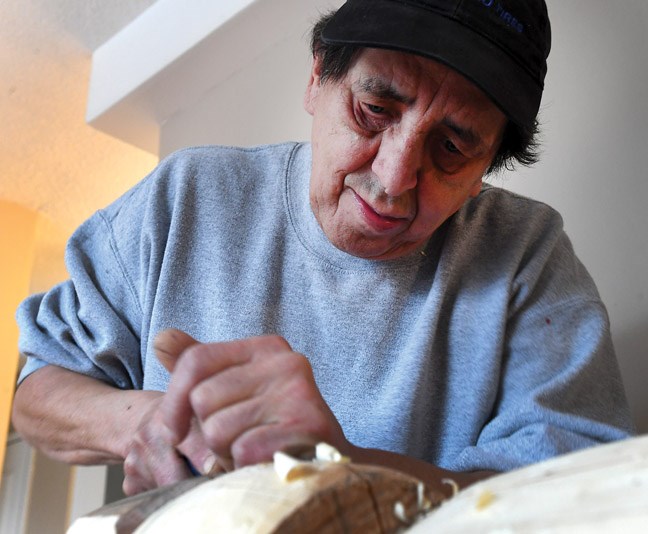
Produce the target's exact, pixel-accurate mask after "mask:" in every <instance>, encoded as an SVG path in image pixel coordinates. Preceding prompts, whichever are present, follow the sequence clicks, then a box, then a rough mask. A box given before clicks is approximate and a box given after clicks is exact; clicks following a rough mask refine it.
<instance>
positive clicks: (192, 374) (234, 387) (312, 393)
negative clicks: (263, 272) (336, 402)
mask: <svg viewBox="0 0 648 534" xmlns="http://www.w3.org/2000/svg"><path fill="white" fill-rule="evenodd" d="M155 345H156V351H157V353H158V355H160V354H161V353H162V352H165V351H166V352H171V353H172V354H173V352H178V348H179V347H180V348H182V351H181V355H180V357H179V359H178V360H177V362H175V366H174V368H173V373H172V376H171V382H170V384H169V388H168V391H167V393H166V394H165V395H164V398H163V399H162V401H161V403H160V407H159V411H160V417H161V421H162V422H163V423H164V425H165V426H166V436H167V440H168V443H169V444H170V445H175V446H178V447H180V446H181V444H182V443H185V441H186V439H187V436H191V434H192V430H191V421H192V420H194V421H196V422H197V427H198V428H199V429H200V431H201V434H202V436H203V437H204V440H205V442H206V444H207V447H209V449H210V450H211V451H213V452H214V453H215V455H216V456H217V457H218V458H230V459H231V461H232V462H233V465H234V466H235V467H242V466H245V465H250V464H254V463H258V462H262V461H268V460H270V459H271V458H272V454H273V453H274V452H275V451H277V450H283V449H288V448H292V447H300V446H303V445H309V444H315V443H317V442H319V441H326V442H328V443H330V444H331V445H333V446H335V447H337V448H338V449H339V450H341V451H342V452H345V451H347V450H348V449H349V447H351V445H350V444H349V443H348V442H347V440H346V438H345V437H344V433H343V431H342V428H341V427H340V425H339V423H338V421H337V420H336V419H335V416H334V415H333V413H332V412H331V410H330V409H329V407H328V406H327V404H326V402H325V401H324V399H323V398H322V396H321V394H320V392H319V390H318V388H317V386H316V384H315V379H314V377H313V372H312V369H311V366H310V363H309V362H308V360H307V359H306V358H305V357H304V356H303V355H301V354H297V353H295V352H294V351H293V350H292V349H291V348H290V346H289V345H288V343H287V342H286V341H285V340H284V339H282V338H280V337H277V336H264V337H256V338H251V339H246V340H241V341H232V342H227V343H205V344H203V343H198V342H196V341H194V340H193V339H192V338H190V337H189V336H187V334H184V333H183V332H180V331H178V330H166V331H164V332H162V333H160V334H159V336H158V338H157V339H156V343H155ZM169 346H172V347H175V348H173V349H171V350H168V349H167V348H166V347H169Z"/></svg>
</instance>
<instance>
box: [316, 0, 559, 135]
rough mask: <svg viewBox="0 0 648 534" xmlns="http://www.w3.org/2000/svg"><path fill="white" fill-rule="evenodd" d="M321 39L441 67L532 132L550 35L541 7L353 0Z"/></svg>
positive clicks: (494, 1)
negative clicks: (459, 76)
mask: <svg viewBox="0 0 648 534" xmlns="http://www.w3.org/2000/svg"><path fill="white" fill-rule="evenodd" d="M322 39H323V40H324V42H326V43H331V44H351V45H358V46H367V47H372V48H388V49H392V50H399V51H403V52H410V53H413V54H418V55H421V56H425V57H429V58H431V59H435V60H437V61H440V62H441V63H444V64H446V65H447V66H449V67H451V68H453V69H455V70H456V71H458V72H460V73H461V74H463V75H464V76H465V77H466V78H468V79H469V80H471V81H472V82H473V83H474V84H476V85H477V86H478V87H479V88H480V89H481V90H482V91H484V92H485V93H486V94H487V95H488V96H489V97H490V98H491V99H492V100H493V102H494V103H495V104H496V105H497V106H498V107H499V108H500V109H501V110H502V111H503V112H504V113H505V114H506V115H507V116H508V118H509V119H510V120H512V121H513V122H515V123H516V124H518V125H520V126H523V127H532V126H533V124H534V121H535V119H536V116H537V114H538V110H539V108H540V100H541V98H542V91H543V88H544V78H545V74H546V73H547V56H548V55H549V50H550V49H551V27H550V24H549V17H548V15H547V6H546V4H545V2H544V0H348V1H347V2H346V3H345V4H344V5H343V6H342V7H340V9H339V10H338V11H337V12H336V13H335V14H334V15H333V17H332V19H331V20H330V22H329V23H328V24H327V25H326V27H325V28H324V30H323V32H322Z"/></svg>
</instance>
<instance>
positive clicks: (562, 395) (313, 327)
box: [17, 143, 632, 470]
mask: <svg viewBox="0 0 648 534" xmlns="http://www.w3.org/2000/svg"><path fill="white" fill-rule="evenodd" d="M310 165H311V163H310V147H309V145H307V144H294V143H293V144H283V145H275V146H266V147H257V148H252V149H240V148H224V147H201V148H191V149H186V150H183V151H180V152H178V153H176V154H174V155H172V156H170V157H169V158H167V159H166V160H165V161H163V162H162V163H161V164H160V165H159V166H158V168H157V169H156V170H154V171H153V172H152V173H151V175H149V176H148V177H147V178H146V179H144V180H143V181H142V182H140V183H139V184H138V185H137V186H135V187H134V188H133V189H132V190H130V191H129V192H127V193H126V194H125V195H124V196H123V197H121V198H120V199H118V200H117V201H116V202H114V203H113V204H112V205H110V206H109V207H107V208H106V209H104V210H101V211H99V212H97V213H96V214H95V215H94V216H93V217H91V218H90V219H89V220H88V221H87V222H85V223H84V224H83V225H82V226H81V227H80V228H79V229H78V230H77V231H76V232H75V234H74V235H73V236H72V238H71V239H70V242H69V244H68V249H67V253H66V262H67V266H68V271H69V273H70V280H69V281H66V282H64V283H62V284H60V285H58V286H56V287H54V288H53V289H52V290H51V291H49V292H48V293H46V294H44V295H34V296H32V297H30V298H28V299H27V300H26V301H25V302H23V303H22V305H21V306H20V308H19V310H18V313H17V318H18V322H19V325H20V329H21V337H20V350H21V352H22V353H24V354H26V355H27V356H29V360H28V363H27V366H26V367H25V369H24V371H23V373H22V377H21V378H24V377H25V376H27V375H28V374H29V373H31V372H33V371H34V370H35V369H37V368H39V367H40V366H43V365H46V364H48V363H49V364H54V365H59V366H61V367H65V368H68V369H72V370H74V371H77V372H79V373H84V374H86V375H89V376H92V377H95V378H97V379H100V380H102V381H105V382H108V383H110V384H114V385H115V386H117V387H119V388H124V389H130V388H136V389H140V388H144V389H156V390H164V389H165V388H166V386H167V383H168V380H169V376H168V374H167V372H166V371H165V370H164V369H163V368H162V366H161V365H160V364H159V363H158V362H157V360H156V358H155V356H154V354H153V350H152V340H153V338H154V336H155V335H156V333H157V332H159V331H160V330H161V329H164V328H168V327H175V328H179V329H182V330H185V331H187V332H188V333H189V334H191V335H192V336H194V337H195V338H197V339H199V340H201V341H219V340H232V339H239V338H245V337H249V336H255V335H259V334H267V333H275V334H279V335H281V336H283V337H285V338H286V340H287V341H288V342H289V343H290V344H291V346H292V347H293V349H294V350H296V351H298V352H301V353H303V354H304V355H306V356H307V357H308V359H309V360H310V362H311V364H312V366H313V370H314V373H315V378H316V381H317V384H318V386H319V388H320V390H321V392H322V394H323V396H324V398H325V399H326V400H327V402H328V403H329V405H330V407H331V409H332V410H333V412H334V413H335V415H336V416H337V418H338V420H339V421H340V423H341V425H342V427H343V429H344V432H345V434H346V436H347V438H348V439H349V440H350V441H351V442H353V443H354V444H356V445H359V446H364V447H375V448H381V449H386V450H391V451H395V452H398V453H402V454H407V455H410V456H414V457H418V458H421V459H423V460H426V461H429V462H432V463H435V464H438V465H440V466H442V467H445V468H448V469H457V470H470V469H494V470H505V469H510V468H514V467H517V466H521V465H524V464H527V463H531V462H534V461H539V460H541V459H544V458H547V457H550V456H553V455H556V454H560V453H564V452H567V451H570V450H574V449H578V448H582V447H586V446H589V445H593V444H595V443H598V442H602V441H609V440H614V439H621V438H623V437H625V436H627V435H628V433H629V432H631V428H632V424H631V419H630V415H629V410H628V406H627V403H626V400H625V396H624V392H623V386H622V383H621V380H620V376H619V371H618V367H617V363H616V360H615V356H614V350H613V348H612V344H611V340H610V333H609V325H608V317H607V314H606V311H605V308H604V306H603V304H602V303H601V300H600V298H599V295H598V293H597V291H596V288H595V286H594V284H593V282H592V280H591V278H590V276H589V275H588V274H587V272H586V270H585V269H584V268H583V266H582V265H581V263H580V262H579V261H578V259H577V258H576V257H575V255H574V253H573V250H572V247H571V245H570V242H569V240H568V238H567V237H566V235H565V233H564V231H563V229H562V221H561V218H560V216H559V215H558V214H557V213H556V212H555V211H554V210H552V209H551V208H549V207H548V206H546V205H544V204H541V203H538V202H535V201H532V200H529V199H526V198H522V197H520V196H517V195H514V194H512V193H510V192H507V191H504V190H502V189H498V188H494V187H490V186H484V188H483V190H482V192H481V194H480V195H479V196H478V197H477V198H475V199H471V200H469V201H468V202H467V203H466V204H465V205H464V206H463V207H462V208H461V209H460V210H459V211H458V212H457V213H456V214H455V215H454V216H452V217H451V218H450V219H449V220H448V221H447V222H446V223H445V224H444V225H443V226H442V227H441V228H440V229H439V230H438V231H437V232H436V233H435V234H434V236H433V237H432V238H431V239H430V241H429V242H428V243H427V245H426V247H425V248H424V249H423V250H422V251H417V252H416V253H413V254H410V255H408V256H405V257H402V258H399V259H396V260H389V261H374V260H366V259H361V258H357V257H353V256H350V255H348V254H346V253H344V252H342V251H340V250H338V249H336V248H335V247H333V246H332V245H331V244H330V242H329V241H328V240H327V238H326V236H325V235H324V233H323V232H322V230H321V228H320V227H319V225H318V223H317V221H316V220H315V218H314V216H313V213H312V211H311V209H310V205H309V201H308V182H309V177H310Z"/></svg>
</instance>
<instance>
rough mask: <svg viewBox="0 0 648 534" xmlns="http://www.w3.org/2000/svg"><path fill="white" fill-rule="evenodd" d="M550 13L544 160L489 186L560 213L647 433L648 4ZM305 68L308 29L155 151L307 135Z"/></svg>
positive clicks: (190, 114) (203, 104) (562, 5)
mask: <svg viewBox="0 0 648 534" xmlns="http://www.w3.org/2000/svg"><path fill="white" fill-rule="evenodd" d="M338 3H339V2H338ZM548 6H549V12H550V16H551V18H552V23H553V50H552V54H551V56H550V66H549V69H550V70H549V76H548V79H547V84H546V93H545V98H544V101H543V106H542V112H541V113H542V115H541V119H542V122H543V123H544V129H543V131H544V141H545V143H544V146H545V150H544V155H543V159H542V161H541V163H540V164H538V165H537V166H536V167H535V168H533V169H531V170H523V171H519V172H517V173H515V174H512V175H505V176H502V177H497V178H494V179H493V181H494V182H495V183H496V184H498V185H504V186H506V187H509V188H511V189H513V190H515V191H518V192H521V193H523V194H526V195H529V196H532V197H535V198H538V199H540V200H543V201H546V202H547V203H549V204H551V205H553V206H554V207H556V208H557V209H558V210H559V211H560V212H561V213H562V214H563V216H564V218H565V224H566V228H567V231H568V233H569V234H570V236H571V237H572V240H573V242H574V246H575V248H576V251H577V252H578V253H579V255H580V257H581V259H582V260H583V261H584V263H585V264H586V265H587V266H588V268H589V269H590V271H591V273H592V275H593V277H594V279H595V280H596V282H597V284H598V286H599V289H600V291H601V294H602V295H603V298H604V300H605V302H606V303H607V305H608V308H609V312H610V316H611V321H612V327H613V335H614V340H615V344H616V346H617V351H618V353H619V359H620V363H621V367H622V373H623V376H624V379H625V382H626V386H627V390H628V394H629V397H630V401H631V405H632V408H633V410H634V414H635V419H636V421H637V423H638V426H639V428H640V430H641V431H642V432H648V388H645V386H644V385H643V383H644V382H645V380H646V378H648V210H646V209H644V206H643V203H644V202H645V201H646V200H648V172H647V171H646V167H648V141H646V140H647V139H648V103H647V102H648V2H646V0H623V2H610V1H609V0H548ZM315 16H316V12H314V17H315ZM308 62H309V53H308V50H307V35H306V33H305V29H304V31H301V30H300V31H296V32H295V34H294V35H292V36H291V37H290V38H289V39H288V40H287V41H285V42H284V43H282V44H280V45H277V46H276V47H275V48H273V49H270V50H268V51H266V52H265V53H264V54H263V56H261V57H259V58H258V59H257V61H256V62H255V63H254V65H253V66H252V68H249V69H243V70H240V71H238V72H236V73H234V75H233V76H232V77H231V78H230V79H228V80H227V81H226V82H225V83H224V84H222V85H220V86H219V87H217V88H215V89H213V90H211V91H210V92H209V93H207V94H206V95H205V96H204V98H203V99H202V100H201V101H200V102H199V103H198V104H197V105H195V106H193V107H191V108H190V109H186V110H184V111H182V112H180V113H177V114H176V115H175V116H173V117H171V118H170V119H169V120H167V121H166V123H165V124H164V125H163V126H162V129H161V136H160V139H161V150H160V152H161V154H162V155H166V154H168V153H169V152H170V151H172V150H174V149H176V148H180V147H182V146H187V145H195V144H204V143H221V144H233V145H253V144H258V143H266V142H277V141H282V140H287V139H297V140H299V139H305V138H308V135H309V122H310V121H309V117H308V115H307V114H306V113H305V112H304V111H303V110H302V107H301V101H302V94H303V89H304V87H305V83H306V80H307V75H308ZM214 68H217V66H214Z"/></svg>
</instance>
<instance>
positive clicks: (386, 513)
mask: <svg viewBox="0 0 648 534" xmlns="http://www.w3.org/2000/svg"><path fill="white" fill-rule="evenodd" d="M313 465H314V467H313ZM285 478H287V480H285V479H284V477H283V476H281V475H280V474H278V473H277V470H276V469H275V466H274V465H273V464H271V463H268V464H259V465H255V466H250V467H245V468H242V469H239V470H237V471H234V472H231V473H227V474H224V475H220V476H218V477H217V478H214V479H205V477H202V478H200V479H194V480H193V481H185V482H184V483H180V484H176V485H173V486H170V487H167V488H160V489H158V490H154V491H153V492H146V493H144V494H142V495H141V496H136V497H131V498H129V499H125V500H124V501H120V502H119V503H116V504H114V505H109V506H107V507H104V508H102V509H100V510H98V511H97V512H94V513H93V514H91V515H89V516H86V517H83V518H80V519H78V520H77V521H76V522H75V523H74V524H73V525H72V526H71V528H70V529H69V530H68V534H89V533H92V534H103V533H111V534H112V533H115V532H117V533H118V534H130V533H132V532H135V533H136V534H149V533H166V532H169V533H174V534H175V533H177V532H187V533H202V532H209V533H211V532H227V533H234V532H236V533H256V534H264V533H268V534H270V533H273V534H280V533H299V534H302V533H303V534H308V533H311V532H312V533H316V532H317V533H326V532H330V533H335V532H345V533H350V534H352V533H362V534H372V533H390V532H398V531H401V530H403V529H404V528H405V527H407V526H409V525H411V524H412V523H413V522H414V521H415V520H416V518H417V517H418V516H419V515H421V514H422V513H424V511H426V510H427V509H429V508H430V507H431V506H436V505H438V504H439V503H440V502H441V500H442V499H443V498H444V496H443V495H442V494H440V493H432V492H429V491H426V490H425V488H424V486H423V484H422V483H421V482H420V481H419V480H418V479H416V478H414V477H411V476H408V475H406V474H404V473H401V472H399V471H396V470H392V469H387V468H383V467H377V466H369V465H361V464H351V463H334V462H329V463H324V464H317V465H316V464H309V463H307V462H301V463H300V465H298V466H297V469H295V470H293V473H292V475H291V476H288V477H285ZM162 503H163V504H162ZM161 504H162V505H161ZM143 516H146V517H145V518H144V517H143Z"/></svg>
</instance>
